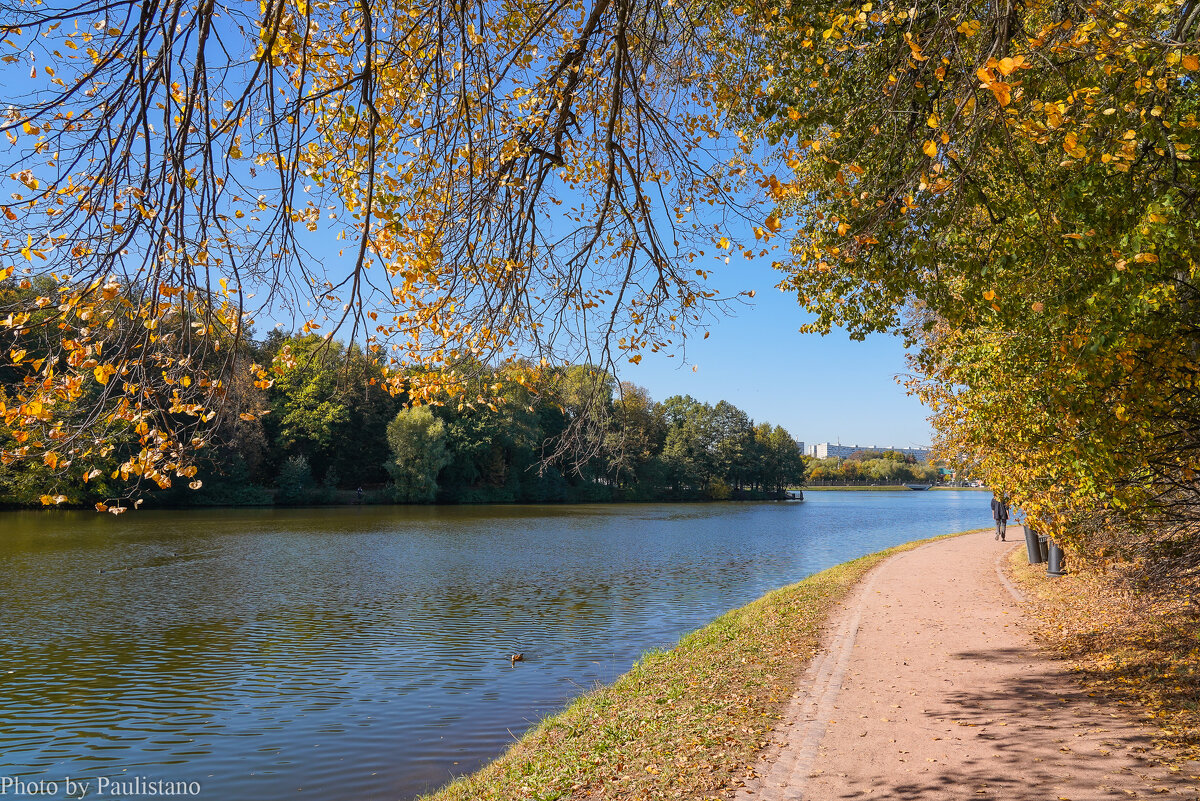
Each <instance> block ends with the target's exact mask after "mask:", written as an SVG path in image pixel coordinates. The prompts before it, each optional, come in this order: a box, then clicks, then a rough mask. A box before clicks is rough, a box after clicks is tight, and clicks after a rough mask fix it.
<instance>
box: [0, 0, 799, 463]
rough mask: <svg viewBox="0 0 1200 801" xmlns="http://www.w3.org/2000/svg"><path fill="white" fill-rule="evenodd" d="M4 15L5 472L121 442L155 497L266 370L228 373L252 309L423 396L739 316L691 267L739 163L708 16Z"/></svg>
mask: <svg viewBox="0 0 1200 801" xmlns="http://www.w3.org/2000/svg"><path fill="white" fill-rule="evenodd" d="M0 10H2V12H3V13H2V14H0V18H2V19H3V22H2V23H0V41H3V44H4V46H5V47H6V48H7V50H8V53H7V54H6V55H3V56H0V59H2V61H3V64H4V66H3V68H2V72H3V75H4V77H5V83H6V86H7V87H8V88H9V97H8V98H7V100H8V107H7V111H6V112H5V116H4V119H3V120H2V121H0V131H3V133H4V135H5V136H6V137H7V140H8V143H9V150H8V152H7V155H6V156H5V159H6V164H5V170H4V173H5V174H6V175H7V176H8V180H9V181H10V184H11V186H12V189H13V191H12V193H11V195H10V196H9V198H8V199H6V200H4V201H3V202H0V211H2V212H3V214H2V219H0V281H3V282H4V286H5V287H11V288H12V290H11V291H9V290H7V289H6V293H5V295H4V297H3V298H2V299H0V302H2V307H0V325H2V326H3V331H2V332H0V333H2V335H3V336H4V338H5V339H6V340H7V342H6V345H5V348H4V351H5V353H6V355H7V356H8V358H9V360H10V362H11V363H10V367H11V369H13V370H15V371H16V372H17V373H19V374H20V376H21V378H22V379H23V382H21V383H18V384H17V385H16V386H17V387H18V388H17V389H15V390H14V391H12V392H10V393H7V397H5V398H4V400H3V403H4V406H3V410H2V412H0V413H3V415H4V419H5V424H6V425H7V426H9V427H10V428H12V429H13V430H14V431H16V432H18V435H19V436H20V437H23V439H22V440H21V441H20V442H19V443H18V444H17V446H16V447H14V448H12V449H6V451H5V453H4V456H5V458H8V459H22V458H38V459H41V458H44V459H47V460H48V461H47V462H46V465H47V467H48V469H49V470H51V471H57V470H66V469H70V466H71V465H73V464H78V462H79V461H80V460H81V459H82V458H83V455H84V454H85V453H89V452H90V451H94V450H95V449H96V448H98V447H103V446H102V445H101V444H99V443H100V441H101V440H103V439H104V436H105V434H104V431H105V430H111V429H113V428H129V429H132V430H133V431H134V432H135V433H136V436H137V438H138V444H139V445H140V448H139V449H138V458H136V459H134V458H130V459H126V460H125V462H124V463H123V465H122V467H123V469H124V471H125V473H126V474H127V475H129V476H132V477H134V478H139V477H140V478H145V479H150V480H153V481H155V482H158V483H160V484H162V483H164V482H170V481H171V480H172V479H173V478H178V477H179V476H180V475H183V474H185V473H186V472H187V471H188V470H189V469H190V468H189V465H190V464H191V462H192V457H191V456H190V454H191V453H193V452H194V451H195V449H196V448H198V447H204V446H207V445H209V444H210V441H211V431H210V428H209V427H208V426H207V425H206V424H207V423H209V422H211V421H212V420H213V418H214V416H216V415H218V414H222V413H224V411H225V407H226V399H227V395H228V392H229V383H230V381H231V377H230V376H231V375H232V374H233V372H235V371H237V370H239V369H240V370H242V371H243V372H245V369H247V368H248V369H249V370H250V375H251V378H252V380H253V381H255V382H258V383H259V384H260V385H261V386H266V385H267V384H269V383H270V382H271V381H273V380H275V377H276V376H275V374H274V373H272V372H271V370H269V369H268V368H269V367H270V365H267V364H260V363H250V364H246V365H240V364H239V362H240V359H241V356H242V355H243V350H241V349H239V348H238V347H236V344H237V343H238V342H239V341H240V340H242V339H244V338H245V337H246V336H247V335H248V332H249V330H250V327H251V326H252V325H253V323H254V321H255V320H256V318H258V317H259V316H262V315H268V316H270V317H271V318H272V319H278V318H279V316H280V315H284V314H286V315H289V316H290V317H291V319H293V320H294V321H295V327H296V329H298V333H300V334H309V333H316V334H318V335H321V336H326V335H329V334H331V333H332V332H333V331H335V330H337V331H341V332H342V334H343V335H344V336H345V337H347V338H348V339H349V340H351V341H354V342H360V343H362V345H363V346H364V347H365V348H366V349H367V350H368V352H370V353H371V354H373V355H374V356H375V357H376V358H378V359H379V360H380V361H381V363H382V365H383V368H384V369H383V374H382V375H381V376H380V380H381V382H382V383H383V384H384V385H385V386H387V387H389V388H390V389H391V390H392V391H393V392H396V393H402V394H404V395H405V396H406V397H407V398H408V399H409V401H410V402H422V401H426V400H429V399H431V398H433V397H435V396H439V395H440V394H443V393H446V392H448V391H449V392H453V391H462V390H463V388H464V387H465V386H467V385H469V384H470V382H469V381H468V380H467V379H468V378H469V376H468V375H466V374H465V373H466V372H467V371H468V370H469V369H471V368H472V367H476V366H478V365H481V364H491V365H499V364H505V363H507V364H508V365H510V366H512V367H514V368H516V367H522V368H524V369H526V370H531V369H537V368H538V367H539V366H540V365H541V364H542V363H543V362H542V360H545V363H547V364H550V365H557V364H562V363H569V362H587V363H591V364H596V365H598V366H600V367H601V368H602V369H609V370H611V368H612V366H613V365H614V364H616V363H618V362H622V361H625V360H628V361H633V362H637V361H638V360H640V359H641V358H642V356H641V354H642V353H643V352H644V351H645V350H647V349H650V350H658V349H661V348H664V347H675V346H678V345H679V344H680V343H681V342H682V341H683V339H684V338H685V337H686V336H687V335H688V334H689V333H690V332H695V331H697V330H698V329H701V328H703V327H704V325H705V324H706V323H707V322H708V321H709V320H710V319H711V315H712V314H713V313H715V312H716V311H718V310H719V309H720V308H721V306H722V305H723V304H724V303H727V302H729V301H730V300H732V299H734V298H736V297H737V295H736V293H734V294H732V295H730V296H721V295H719V294H718V293H717V291H716V290H715V289H714V288H713V287H712V286H711V285H710V283H709V277H710V272H711V270H712V269H713V267H714V265H716V264H719V263H720V262H717V261H713V258H714V256H715V255H724V254H725V253H726V252H727V251H728V249H729V247H730V244H729V239H728V237H727V236H726V235H725V233H724V232H723V228H722V220H723V217H724V215H726V214H728V213H730V212H731V211H737V212H741V213H751V210H750V209H748V208H743V207H741V206H740V205H739V202H740V201H739V200H738V198H739V195H738V190H739V188H740V187H741V186H743V185H744V184H745V183H747V182H748V181H750V180H751V179H752V178H753V177H754V176H755V175H756V172H755V171H756V169H757V168H756V167H755V165H754V164H753V163H751V162H750V160H749V159H748V158H747V155H746V154H747V152H748V151H749V149H750V145H751V143H750V141H749V140H748V139H745V138H744V137H742V136H739V133H740V132H739V131H737V130H736V129H734V128H730V127H729V126H727V125H726V124H725V121H724V119H723V117H724V114H725V112H724V111H723V110H722V109H721V108H720V107H718V106H716V105H714V89H715V86H716V84H715V82H714V80H713V79H712V76H713V75H714V74H715V72H716V71H718V70H719V69H722V68H724V67H725V66H727V64H728V62H729V60H730V59H731V57H732V54H731V53H730V52H725V51H723V50H722V48H721V47H714V46H713V42H714V39H713V37H712V36H711V31H712V29H713V27H714V26H719V25H720V24H721V22H722V19H721V17H720V15H719V14H718V12H719V8H718V7H717V6H711V7H710V6H707V5H704V4H695V3H690V2H685V3H679V2H675V1H674V0H650V1H649V2H644V1H643V0H590V2H589V1H580V2H574V1H572V2H549V0H536V1H535V2H510V1H509V0H497V1H495V2H489V1H487V0H480V1H479V2H475V3H468V4H462V3H445V2H440V0H420V2H415V1H414V2H401V3H398V4H396V3H389V4H382V3H377V2H373V1H372V0H359V1H358V2H355V3H348V4H331V3H327V2H308V1H307V0H294V1H293V0H280V1H279V2H276V1H275V0H268V2H265V3H259V2H252V1H251V0H241V2H233V3H224V4H216V3H213V2H209V1H207V0H202V2H199V3H190V2H181V1H180V0H161V1H159V0H154V1H152V2H142V0H137V2H134V1H133V0H118V2H115V3H109V2H104V3H100V2H93V0H82V1H81V2H73V1H72V0H51V1H50V2H43V1H42V0H38V2H29V0H15V2H14V1H13V0H6V2H4V3H3V4H2V5H0ZM26 70H28V73H27V74H26ZM710 209H711V210H712V212H711V213H710V214H702V213H701V212H702V210H705V211H706V210H710ZM764 216H765V213H764ZM758 222H759V224H760V228H759V235H760V237H762V238H769V237H770V236H771V233H772V230H773V229H774V228H777V220H776V218H774V217H771V218H770V220H768V221H767V222H763V220H761V219H760V220H759V221H758ZM333 250H337V251H338V254H337V255H336V256H334V255H332V251H333ZM706 251H707V256H706ZM42 279H45V280H42ZM268 322H269V320H268ZM46 326H51V327H57V328H58V329H59V330H60V331H63V332H65V333H66V334H67V335H66V336H55V337H41V338H40V339H39V335H38V333H37V331H38V329H40V328H42V327H46ZM38 342H40V343H41V344H42V345H43V347H42V348H41V349H40V350H39V349H38V348H36V347H33V345H34V344H36V343H38ZM290 364H291V360H290V354H289V353H288V352H286V351H282V352H280V353H278V354H276V361H275V364H274V366H275V367H276V368H281V369H286V368H287V367H288V366H289V365H290ZM482 400H486V397H485V396H484V397H480V398H468V399H467V401H468V402H471V403H474V402H477V401H482ZM80 403H85V404H87V405H88V406H89V407H91V408H92V409H93V410H94V413H93V414H90V415H83V416H81V417H77V418H70V421H69V422H68V417H69V416H66V415H63V414H60V413H59V412H60V411H61V410H62V409H63V408H64V407H65V406H70V405H74V404H80ZM262 411H263V410H262V409H242V410H240V411H239V412H238V413H239V414H244V415H248V416H257V415H258V414H260V413H261V412H262Z"/></svg>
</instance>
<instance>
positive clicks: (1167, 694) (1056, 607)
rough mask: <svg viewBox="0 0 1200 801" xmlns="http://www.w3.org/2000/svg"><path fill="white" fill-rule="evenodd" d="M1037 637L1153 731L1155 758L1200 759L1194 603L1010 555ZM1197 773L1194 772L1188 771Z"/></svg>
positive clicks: (1199, 642)
mask: <svg viewBox="0 0 1200 801" xmlns="http://www.w3.org/2000/svg"><path fill="white" fill-rule="evenodd" d="M1010 565H1011V568H1012V573H1013V575H1014V577H1015V578H1016V580H1017V582H1018V584H1019V585H1020V586H1021V588H1022V589H1023V590H1024V591H1025V595H1026V597H1027V598H1028V599H1029V602H1030V611H1031V612H1032V613H1033V614H1032V617H1033V619H1034V621H1035V625H1036V634H1037V635H1038V638H1039V639H1040V640H1041V642H1042V643H1043V644H1044V645H1046V646H1047V647H1048V648H1050V649H1051V650H1052V651H1054V652H1056V653H1058V654H1060V655H1061V656H1063V657H1064V658H1065V659H1067V660H1068V662H1069V663H1070V664H1071V667H1072V669H1073V670H1074V671H1075V672H1076V673H1077V674H1078V676H1079V678H1080V679H1081V680H1082V681H1083V683H1084V685H1085V686H1086V687H1087V688H1088V689H1089V690H1090V691H1092V692H1095V693H1097V694H1101V695H1103V696H1105V697H1107V698H1110V699H1112V700H1113V701H1114V702H1115V703H1117V704H1119V705H1121V706H1126V707H1129V708H1130V712H1131V715H1133V716H1134V717H1140V718H1142V719H1143V720H1144V721H1145V722H1146V723H1148V724H1149V725H1150V726H1151V727H1152V728H1154V729H1155V730H1156V735H1155V753H1154V754H1153V756H1154V757H1156V758H1157V759H1159V760H1160V761H1162V762H1164V763H1166V764H1168V765H1172V766H1174V767H1178V766H1179V765H1180V764H1182V763H1183V762H1184V761H1186V760H1189V759H1198V760H1200V607H1197V605H1196V604H1194V603H1192V602H1191V600H1190V599H1187V598H1175V599H1161V598H1155V599H1150V598H1146V597H1142V596H1139V595H1137V594H1135V593H1130V592H1127V591H1124V590H1122V589H1120V588H1119V587H1117V586H1115V585H1114V584H1113V582H1112V580H1111V578H1110V577H1108V576H1106V575H1105V574H1103V573H1100V572H1097V571H1093V570H1088V569H1087V567H1086V566H1079V565H1077V564H1070V565H1068V567H1069V568H1070V572H1069V573H1068V574H1067V575H1066V576H1062V577H1059V578H1053V577H1050V576H1047V575H1046V566H1045V565H1030V564H1029V560H1028V559H1027V558H1026V555H1025V549H1024V548H1018V549H1017V550H1016V551H1014V552H1013V554H1012V557H1011V562H1010ZM1192 772H1195V771H1192Z"/></svg>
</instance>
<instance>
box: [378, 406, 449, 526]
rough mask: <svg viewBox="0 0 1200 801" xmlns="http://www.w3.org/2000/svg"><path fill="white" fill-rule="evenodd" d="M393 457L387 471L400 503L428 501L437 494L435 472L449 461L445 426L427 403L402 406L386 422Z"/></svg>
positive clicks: (436, 474) (436, 473)
mask: <svg viewBox="0 0 1200 801" xmlns="http://www.w3.org/2000/svg"><path fill="white" fill-rule="evenodd" d="M387 441H388V444H389V445H390V446H391V449H392V458H391V460H390V461H389V462H388V463H387V471H388V473H389V474H390V475H391V477H392V481H393V482H394V488H393V494H394V496H395V498H396V500H398V501H400V502H401V503H431V502H432V501H433V500H434V498H436V497H437V490H438V484H437V476H438V472H439V471H440V470H441V469H442V468H443V467H445V466H446V465H447V464H448V463H449V462H450V455H449V453H448V452H447V450H446V426H445V424H444V423H443V422H442V421H441V420H439V419H438V418H437V417H435V416H434V414H433V412H432V411H431V410H430V409H429V407H427V406H418V407H417V408H414V409H403V410H401V411H400V412H399V413H398V414H397V415H396V417H395V418H394V419H393V420H392V422H391V423H389V424H388V427H387Z"/></svg>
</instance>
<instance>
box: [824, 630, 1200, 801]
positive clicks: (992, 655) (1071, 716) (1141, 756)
mask: <svg viewBox="0 0 1200 801" xmlns="http://www.w3.org/2000/svg"><path fill="white" fill-rule="evenodd" d="M954 657H955V658H958V659H963V660H972V661H974V660H984V661H989V662H998V663H1002V664H1011V665H1012V667H1013V671H1014V672H1013V675H1012V676H1011V677H1010V678H1008V679H1007V680H1005V681H1004V682H1003V683H1002V685H1001V686H1000V687H999V688H996V687H991V688H989V689H986V690H985V689H977V688H972V687H956V688H954V689H953V690H952V691H950V692H948V693H946V694H944V695H943V696H942V702H941V703H940V704H938V705H936V707H935V708H931V709H928V710H926V711H925V713H924V716H925V717H924V720H923V721H921V723H922V727H923V728H927V729H928V730H930V731H941V732H945V731H946V730H947V729H950V730H952V731H954V732H956V733H957V734H961V738H962V739H963V740H964V751H965V752H967V753H972V752H974V753H978V754H979V755H980V756H978V757H975V758H968V759H967V760H966V761H965V762H963V763H961V764H956V765H954V766H953V767H950V766H946V767H941V766H938V765H930V770H928V771H927V772H924V773H921V774H919V775H918V776H916V777H914V775H913V774H911V773H910V774H906V775H903V776H896V775H884V773H883V771H882V769H881V770H879V771H878V772H876V773H875V774H874V775H871V774H870V773H869V771H866V770H861V769H860V772H859V776H860V778H861V779H865V780H866V782H865V783H866V784H867V785H868V786H870V787H871V790H870V791H869V792H866V791H863V792H853V793H849V794H843V795H838V796H836V797H837V798H839V799H853V798H866V797H870V798H875V799H882V798H887V799H896V800H897V801H935V800H938V799H968V798H974V799H998V800H1000V799H1002V800H1003V801H1055V799H1069V801H1100V800H1101V799H1126V800H1127V799H1130V798H1167V799H1181V798H1182V799H1189V800H1190V801H1200V782H1198V781H1197V780H1196V779H1194V778H1190V777H1191V776H1193V775H1196V774H1200V763H1191V764H1190V765H1189V766H1186V767H1184V769H1183V770H1182V771H1180V772H1179V773H1171V772H1169V771H1167V770H1166V769H1165V768H1163V767H1161V766H1159V765H1157V764H1155V763H1154V762H1153V760H1151V759H1149V758H1148V755H1149V754H1150V752H1151V751H1152V749H1153V744H1152V742H1151V740H1150V737H1149V736H1148V733H1147V732H1146V730H1145V729H1143V728H1141V727H1139V726H1137V725H1134V724H1131V723H1130V722H1129V719H1130V718H1131V717H1132V715H1131V714H1130V710H1129V709H1128V708H1126V707H1121V706H1118V705H1115V704H1112V703H1110V702H1107V701H1105V700H1102V699H1099V698H1097V697H1094V696H1091V695H1089V694H1088V692H1087V691H1086V690H1084V689H1082V688H1081V686H1080V684H1079V680H1078V678H1077V677H1076V676H1075V675H1073V674H1071V673H1069V672H1068V671H1067V670H1066V669H1065V666H1063V665H1061V663H1057V662H1051V663H1050V665H1049V667H1047V668H1045V669H1039V670H1035V671H1032V672H1030V671H1029V670H1028V664H1029V653H1028V651H1025V650H1022V649H1015V648H1001V649H994V650H976V651H963V652H959V653H956V654H954ZM1114 716H1115V717H1114ZM973 739H977V740H978V741H981V742H980V747H978V748H971V747H970V741H971V740H973ZM863 757H864V760H869V758H870V755H869V754H863ZM915 767H916V768H917V769H919V768H921V767H923V765H917V766H915ZM939 768H940V769H939ZM860 786H862V785H860ZM805 801H828V800H827V799H816V798H812V799H805Z"/></svg>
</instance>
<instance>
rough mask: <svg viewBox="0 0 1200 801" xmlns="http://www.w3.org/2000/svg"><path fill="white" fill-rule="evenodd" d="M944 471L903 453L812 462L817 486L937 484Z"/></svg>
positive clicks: (810, 470)
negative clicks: (823, 484) (826, 484)
mask: <svg viewBox="0 0 1200 801" xmlns="http://www.w3.org/2000/svg"><path fill="white" fill-rule="evenodd" d="M940 480H941V471H940V470H938V469H937V468H936V467H934V466H933V465H930V464H926V463H920V462H918V461H917V460H916V458H915V457H913V456H911V455H909V454H905V453H901V452H900V451H876V450H861V451H855V452H854V453H852V454H850V455H849V456H848V457H846V458H845V459H840V458H836V457H830V458H828V459H814V460H812V461H811V462H810V463H809V467H808V481H809V482H810V483H813V484H822V483H829V484H843V485H852V486H853V485H866V484H936V483H937V482H938V481H940Z"/></svg>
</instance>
